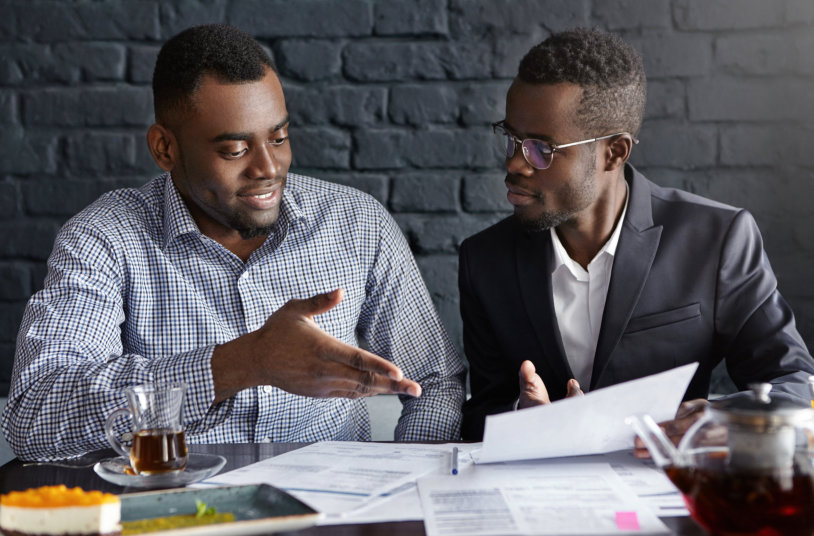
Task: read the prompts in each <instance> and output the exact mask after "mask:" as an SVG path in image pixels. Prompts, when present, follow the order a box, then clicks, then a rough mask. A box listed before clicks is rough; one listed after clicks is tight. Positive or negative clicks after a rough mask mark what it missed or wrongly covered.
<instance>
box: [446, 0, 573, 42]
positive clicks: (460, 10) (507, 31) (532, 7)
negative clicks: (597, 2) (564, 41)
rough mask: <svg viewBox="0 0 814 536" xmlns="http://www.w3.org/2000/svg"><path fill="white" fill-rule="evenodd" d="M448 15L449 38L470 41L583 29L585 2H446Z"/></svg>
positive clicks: (524, 0) (529, 0)
mask: <svg viewBox="0 0 814 536" xmlns="http://www.w3.org/2000/svg"><path fill="white" fill-rule="evenodd" d="M449 12H450V15H449V19H450V20H449V26H450V31H451V33H452V35H453V36H454V37H460V38H464V39H471V38H473V37H479V36H483V35H494V36H497V37H504V36H507V35H513V34H516V33H529V32H530V31H532V30H533V29H535V28H543V29H545V30H547V31H552V32H553V31H562V30H565V29H567V28H572V27H574V26H585V25H587V24H588V13H589V6H588V2H587V1H586V0H489V1H488V2H484V1H482V0H450V5H449Z"/></svg>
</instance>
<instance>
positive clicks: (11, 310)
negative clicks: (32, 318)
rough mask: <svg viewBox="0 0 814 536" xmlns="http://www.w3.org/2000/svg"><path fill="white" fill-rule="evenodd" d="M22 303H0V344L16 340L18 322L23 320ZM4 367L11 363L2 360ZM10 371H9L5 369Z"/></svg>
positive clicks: (18, 327) (23, 303)
mask: <svg viewBox="0 0 814 536" xmlns="http://www.w3.org/2000/svg"><path fill="white" fill-rule="evenodd" d="M24 309H25V302H24V301H15V302H0V342H4V343H13V342H14V340H15V339H16V338H17V331H19V329H20V321H21V320H22V319H23V310H24ZM4 361H5V364H6V366H8V364H9V363H10V362H11V363H13V361H12V360H11V359H8V358H6V359H4ZM6 370H7V371H10V370H11V369H6Z"/></svg>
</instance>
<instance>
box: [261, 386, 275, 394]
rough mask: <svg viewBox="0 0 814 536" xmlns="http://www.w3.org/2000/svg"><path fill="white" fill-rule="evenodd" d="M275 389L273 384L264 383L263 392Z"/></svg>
mask: <svg viewBox="0 0 814 536" xmlns="http://www.w3.org/2000/svg"><path fill="white" fill-rule="evenodd" d="M273 390H274V387H272V386H271V385H264V386H263V392H264V393H271V392H272V391H273Z"/></svg>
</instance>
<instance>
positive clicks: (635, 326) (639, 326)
mask: <svg viewBox="0 0 814 536" xmlns="http://www.w3.org/2000/svg"><path fill="white" fill-rule="evenodd" d="M699 316H701V304H699V303H691V304H689V305H684V306H682V307H677V308H675V309H670V310H669V311H662V312H660V313H651V314H648V315H644V316H637V317H635V318H631V319H630V322H628V325H627V329H626V330H625V333H627V334H630V333H637V332H639V331H645V330H648V329H653V328H659V327H663V326H668V325H670V324H677V323H679V322H685V321H687V320H691V319H693V318H696V317H699Z"/></svg>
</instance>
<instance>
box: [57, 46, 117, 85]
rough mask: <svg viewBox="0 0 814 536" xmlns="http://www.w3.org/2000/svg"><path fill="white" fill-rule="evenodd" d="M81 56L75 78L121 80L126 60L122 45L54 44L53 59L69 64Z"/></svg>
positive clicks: (93, 80) (90, 80)
mask: <svg viewBox="0 0 814 536" xmlns="http://www.w3.org/2000/svg"><path fill="white" fill-rule="evenodd" d="M78 58H81V62H79V63H78V64H77V65H76V66H75V69H76V79H77V80H83V81H89V82H95V81H97V80H122V79H124V68H125V65H126V60H127V49H126V48H125V46H124V45H119V44H110V43H57V44H55V45H54V61H55V62H56V63H57V64H66V65H70V64H71V63H72V62H76V61H77V59H78Z"/></svg>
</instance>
